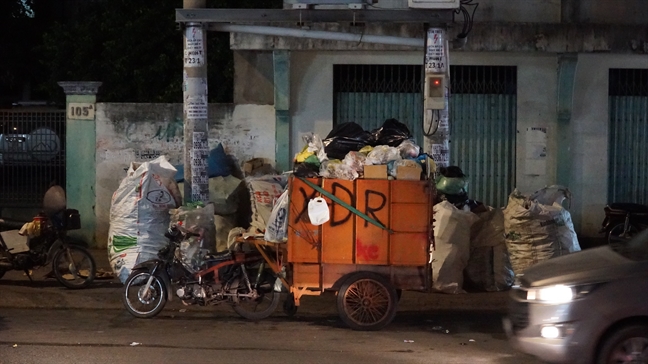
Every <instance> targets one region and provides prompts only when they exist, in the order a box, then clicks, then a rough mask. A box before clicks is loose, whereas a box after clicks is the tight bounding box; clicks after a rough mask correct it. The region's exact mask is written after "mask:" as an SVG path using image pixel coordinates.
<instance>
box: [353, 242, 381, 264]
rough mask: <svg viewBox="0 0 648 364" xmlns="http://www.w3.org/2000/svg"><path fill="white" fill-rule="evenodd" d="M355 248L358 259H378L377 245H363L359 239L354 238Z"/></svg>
mask: <svg viewBox="0 0 648 364" xmlns="http://www.w3.org/2000/svg"><path fill="white" fill-rule="evenodd" d="M356 250H357V253H358V258H359V259H360V260H377V259H378V245H373V244H369V245H365V244H363V243H362V242H361V241H360V240H356Z"/></svg>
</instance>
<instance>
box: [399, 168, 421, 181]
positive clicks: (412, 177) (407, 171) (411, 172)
mask: <svg viewBox="0 0 648 364" xmlns="http://www.w3.org/2000/svg"><path fill="white" fill-rule="evenodd" d="M422 172H423V169H422V168H421V166H416V167H409V166H398V168H397V169H396V179H399V180H409V181H420V180H421V173H422Z"/></svg>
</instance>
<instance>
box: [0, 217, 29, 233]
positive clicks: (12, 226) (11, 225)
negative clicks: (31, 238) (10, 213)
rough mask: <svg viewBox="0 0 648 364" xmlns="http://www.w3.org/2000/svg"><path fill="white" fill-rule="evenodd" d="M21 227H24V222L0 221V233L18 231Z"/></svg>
mask: <svg viewBox="0 0 648 364" xmlns="http://www.w3.org/2000/svg"><path fill="white" fill-rule="evenodd" d="M23 225H25V222H24V221H15V220H5V219H0V231H5V230H20V229H21V228H22V227H23Z"/></svg>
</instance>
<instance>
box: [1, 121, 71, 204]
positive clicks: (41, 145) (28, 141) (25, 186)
mask: <svg viewBox="0 0 648 364" xmlns="http://www.w3.org/2000/svg"><path fill="white" fill-rule="evenodd" d="M53 183H56V184H60V185H62V186H65V111H61V110H48V111H40V110H39V111H28V110H0V208H4V207H38V206H41V205H42V199H43V195H44V193H45V191H46V190H47V188H48V187H49V186H50V184H53Z"/></svg>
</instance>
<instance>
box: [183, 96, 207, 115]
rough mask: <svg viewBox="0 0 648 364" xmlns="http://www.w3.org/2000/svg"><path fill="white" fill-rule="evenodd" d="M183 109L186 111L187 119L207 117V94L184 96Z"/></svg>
mask: <svg viewBox="0 0 648 364" xmlns="http://www.w3.org/2000/svg"><path fill="white" fill-rule="evenodd" d="M185 111H186V112H187V119H190V120H196V119H207V96H204V95H193V96H186V100H185Z"/></svg>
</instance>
